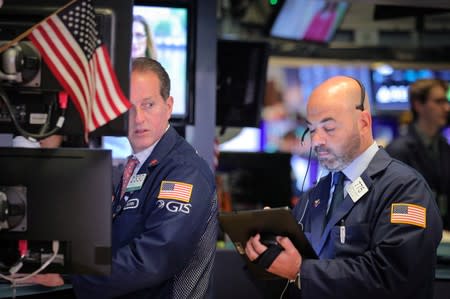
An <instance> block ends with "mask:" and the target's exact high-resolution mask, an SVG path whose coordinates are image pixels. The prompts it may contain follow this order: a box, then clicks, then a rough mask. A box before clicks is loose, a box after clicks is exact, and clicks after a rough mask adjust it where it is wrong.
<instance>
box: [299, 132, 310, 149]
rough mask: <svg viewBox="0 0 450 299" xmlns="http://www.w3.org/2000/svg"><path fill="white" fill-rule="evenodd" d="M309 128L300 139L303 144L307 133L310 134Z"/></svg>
mask: <svg viewBox="0 0 450 299" xmlns="http://www.w3.org/2000/svg"><path fill="white" fill-rule="evenodd" d="M308 132H309V128H306V130H305V132H303V134H302V138H301V139H300V144H301V145H302V146H303V141H305V137H306V134H308Z"/></svg>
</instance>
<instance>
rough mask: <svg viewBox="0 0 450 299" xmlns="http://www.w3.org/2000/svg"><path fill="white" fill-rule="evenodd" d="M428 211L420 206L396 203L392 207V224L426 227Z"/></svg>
mask: <svg viewBox="0 0 450 299" xmlns="http://www.w3.org/2000/svg"><path fill="white" fill-rule="evenodd" d="M426 215H427V209H426V208H424V207H421V206H418V205H413V204H406V203H394V204H392V206H391V223H400V224H412V225H416V226H420V227H423V228H425V227H426Z"/></svg>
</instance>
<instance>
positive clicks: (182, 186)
mask: <svg viewBox="0 0 450 299" xmlns="http://www.w3.org/2000/svg"><path fill="white" fill-rule="evenodd" d="M193 187H194V186H193V185H192V184H187V183H182V182H176V181H162V182H161V187H160V188H159V194H158V198H161V199H173V200H179V201H182V202H190V201H191V195H192V188H193Z"/></svg>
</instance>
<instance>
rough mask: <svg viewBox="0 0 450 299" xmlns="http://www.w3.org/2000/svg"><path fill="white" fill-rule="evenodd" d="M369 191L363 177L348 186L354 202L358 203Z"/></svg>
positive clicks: (348, 191)
mask: <svg viewBox="0 0 450 299" xmlns="http://www.w3.org/2000/svg"><path fill="white" fill-rule="evenodd" d="M367 191H369V189H368V188H367V186H366V184H365V183H364V181H363V180H362V178H361V177H359V178H357V179H356V180H355V181H354V182H353V183H351V184H350V185H348V187H347V193H348V195H350V197H351V199H352V200H353V202H357V201H358V200H359V199H360V198H361V197H362V196H363V195H364V194H366V193H367Z"/></svg>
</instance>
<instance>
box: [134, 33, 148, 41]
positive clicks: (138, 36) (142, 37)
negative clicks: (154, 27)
mask: <svg viewBox="0 0 450 299" xmlns="http://www.w3.org/2000/svg"><path fill="white" fill-rule="evenodd" d="M133 38H135V39H138V40H143V39H145V38H147V35H145V34H144V33H134V34H133Z"/></svg>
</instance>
